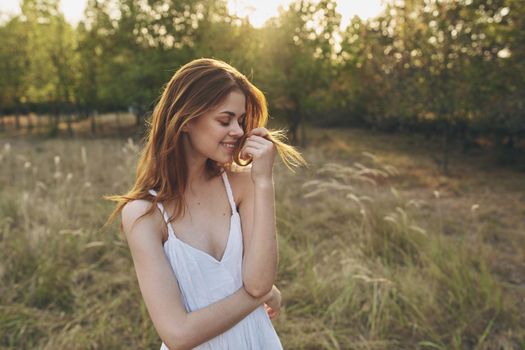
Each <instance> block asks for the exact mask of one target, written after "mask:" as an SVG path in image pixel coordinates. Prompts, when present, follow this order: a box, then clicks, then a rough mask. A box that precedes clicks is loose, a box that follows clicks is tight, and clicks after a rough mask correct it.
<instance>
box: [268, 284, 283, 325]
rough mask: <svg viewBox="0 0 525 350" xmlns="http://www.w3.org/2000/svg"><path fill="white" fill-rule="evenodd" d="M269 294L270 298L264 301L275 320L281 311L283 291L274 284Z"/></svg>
mask: <svg viewBox="0 0 525 350" xmlns="http://www.w3.org/2000/svg"><path fill="white" fill-rule="evenodd" d="M267 296H268V299H267V300H266V301H265V302H264V308H265V309H266V312H267V313H268V316H270V319H271V320H274V319H275V318H277V316H279V314H280V313H281V301H282V297H281V291H280V290H279V289H277V287H276V286H275V285H273V286H272V290H271V291H270V293H268V294H267Z"/></svg>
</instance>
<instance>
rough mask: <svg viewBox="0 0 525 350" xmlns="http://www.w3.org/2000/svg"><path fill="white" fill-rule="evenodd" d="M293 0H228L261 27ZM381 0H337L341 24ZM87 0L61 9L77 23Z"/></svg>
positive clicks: (13, 2)
mask: <svg viewBox="0 0 525 350" xmlns="http://www.w3.org/2000/svg"><path fill="white" fill-rule="evenodd" d="M290 1H291V0H265V1H260V0H228V3H229V8H230V10H231V11H232V12H233V13H236V14H237V15H239V16H241V17H245V16H248V17H249V19H250V22H251V23H252V24H253V25H254V26H256V27H261V26H262V25H263V24H264V22H265V21H266V20H267V19H268V18H270V17H273V16H276V15H277V14H278V7H279V5H281V6H286V5H287V4H288V3H290ZM19 3H20V1H19V0H0V12H1V13H2V15H3V16H1V18H5V17H6V15H11V14H16V13H20V5H19ZM381 3H382V1H381V0H337V11H338V12H339V13H341V15H342V21H341V22H342V23H341V26H342V27H345V26H346V24H347V23H348V22H349V20H350V18H351V17H353V16H354V15H358V16H359V17H361V18H363V19H366V18H370V17H374V16H376V15H377V14H378V13H379V12H380V10H381V8H382V5H381ZM85 6H86V0H62V1H61V9H62V12H64V16H65V17H66V20H67V21H68V22H70V23H72V24H77V23H78V22H79V21H80V19H81V18H82V15H83V12H84V7H85Z"/></svg>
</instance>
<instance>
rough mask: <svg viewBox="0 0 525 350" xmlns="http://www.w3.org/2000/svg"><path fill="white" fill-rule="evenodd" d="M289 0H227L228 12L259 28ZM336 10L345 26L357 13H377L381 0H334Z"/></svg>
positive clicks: (371, 14) (359, 14) (369, 14)
mask: <svg viewBox="0 0 525 350" xmlns="http://www.w3.org/2000/svg"><path fill="white" fill-rule="evenodd" d="M290 2H291V0H265V1H258V0H228V8H229V10H230V12H232V13H235V14H236V15H238V16H239V17H248V19H249V20H250V23H251V24H252V25H253V26H254V27H257V28H260V27H262V26H263V25H264V23H265V22H266V21H267V20H268V19H269V18H271V17H274V16H277V15H278V14H279V12H278V9H279V6H282V7H286V6H288V5H289V4H290ZM336 3H337V7H336V10H337V12H339V13H340V14H341V26H342V27H346V25H347V24H348V22H349V21H350V18H352V17H353V16H355V15H357V16H359V17H361V18H362V19H368V18H372V17H376V16H377V15H379V13H380V12H381V10H382V9H383V7H384V5H383V0H366V1H362V0H336Z"/></svg>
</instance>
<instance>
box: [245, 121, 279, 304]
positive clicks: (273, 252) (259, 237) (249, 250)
mask: <svg viewBox="0 0 525 350" xmlns="http://www.w3.org/2000/svg"><path fill="white" fill-rule="evenodd" d="M267 133H268V131H267V130H266V129H264V128H257V129H253V130H252V131H251V135H250V136H249V137H248V138H247V140H246V143H245V144H244V146H243V149H242V151H241V156H246V155H247V154H249V155H250V156H251V157H252V158H253V163H252V167H251V171H250V173H249V174H250V176H247V175H248V174H246V173H245V174H243V175H244V176H242V180H243V191H242V199H241V202H240V204H239V212H240V215H241V224H242V231H243V240H244V257H243V266H242V272H243V282H244V288H245V289H246V291H247V292H248V293H249V294H251V295H252V296H254V297H257V296H263V295H265V294H267V293H268V292H269V291H270V290H271V289H272V286H273V283H274V280H275V276H276V273H277V262H278V253H277V236H276V224H275V192H274V184H273V175H272V168H273V162H274V159H275V152H276V150H275V146H274V144H273V142H271V141H269V140H267V139H265V138H264V137H265V136H266V135H267Z"/></svg>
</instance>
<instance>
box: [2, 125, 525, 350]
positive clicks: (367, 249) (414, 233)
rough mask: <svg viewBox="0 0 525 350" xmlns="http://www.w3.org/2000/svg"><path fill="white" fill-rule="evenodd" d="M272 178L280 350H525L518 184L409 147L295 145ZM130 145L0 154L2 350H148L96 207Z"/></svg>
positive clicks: (400, 142) (127, 269)
mask: <svg viewBox="0 0 525 350" xmlns="http://www.w3.org/2000/svg"><path fill="white" fill-rule="evenodd" d="M308 135H309V138H310V142H309V145H308V146H307V147H306V148H305V149H304V155H305V158H306V159H307V161H308V162H309V167H308V168H304V169H299V170H298V171H297V172H296V173H295V174H293V173H290V172H289V171H288V170H286V168H285V167H284V166H282V165H281V164H278V165H277V166H276V169H275V182H276V196H277V198H276V200H277V217H278V232H279V250H280V266H279V275H278V280H277V283H276V284H277V286H278V287H279V288H280V289H281V291H282V293H283V307H284V308H283V312H282V314H281V316H280V317H279V318H278V319H277V320H275V321H274V325H275V327H276V329H277V332H278V333H279V335H280V338H281V341H282V343H283V346H284V348H285V349H312V350H314V349H502V350H507V349H525V220H524V218H525V173H524V172H523V171H519V170H515V169H511V168H504V167H499V166H497V165H495V163H494V162H493V161H492V160H491V159H488V158H486V157H485V156H481V155H477V154H476V153H475V151H472V152H471V153H469V154H460V153H454V154H453V155H452V158H451V174H450V175H449V176H443V175H441V174H440V173H439V172H438V170H437V166H436V165H435V164H434V163H433V161H432V154H433V153H435V152H437V151H436V149H435V148H434V147H433V146H432V143H429V142H424V140H423V139H419V137H417V136H411V137H410V138H409V137H406V136H402V135H384V134H380V133H375V132H371V131H362V130H326V129H325V130H314V129H309V130H308ZM139 149H140V146H139V145H138V144H137V142H136V141H135V142H134V141H132V140H131V139H129V140H127V141H125V140H121V139H117V138H116V139H112V138H101V139H90V138H77V139H41V138H36V137H24V138H22V137H16V138H7V137H3V140H1V141H0V349H46V350H47V349H158V348H159V347H160V339H159V337H158V336H157V334H156V332H155V330H154V328H153V326H152V324H151V321H150V319H149V317H148V314H147V310H146V308H145V306H144V304H143V302H142V298H141V295H140V292H139V289H138V285H137V281H136V277H135V272H134V269H133V264H132V260H131V257H130V254H129V251H128V248H127V245H126V242H125V241H124V240H123V239H122V237H121V235H120V233H119V230H118V223H115V224H113V225H112V226H110V227H108V228H104V229H102V226H103V224H104V222H105V220H106V219H107V217H108V215H109V214H110V212H111V210H112V208H113V205H112V203H109V202H107V201H104V200H103V199H102V196H103V195H105V194H114V193H122V192H124V191H125V190H126V189H127V188H128V187H129V186H130V185H131V183H132V180H133V175H134V166H135V162H136V159H137V153H138V152H139Z"/></svg>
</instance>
